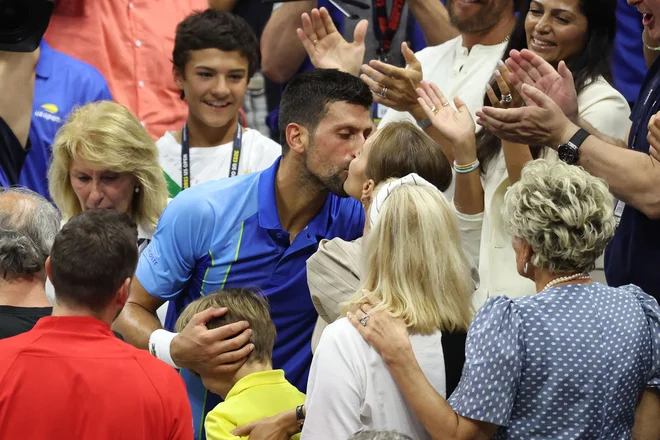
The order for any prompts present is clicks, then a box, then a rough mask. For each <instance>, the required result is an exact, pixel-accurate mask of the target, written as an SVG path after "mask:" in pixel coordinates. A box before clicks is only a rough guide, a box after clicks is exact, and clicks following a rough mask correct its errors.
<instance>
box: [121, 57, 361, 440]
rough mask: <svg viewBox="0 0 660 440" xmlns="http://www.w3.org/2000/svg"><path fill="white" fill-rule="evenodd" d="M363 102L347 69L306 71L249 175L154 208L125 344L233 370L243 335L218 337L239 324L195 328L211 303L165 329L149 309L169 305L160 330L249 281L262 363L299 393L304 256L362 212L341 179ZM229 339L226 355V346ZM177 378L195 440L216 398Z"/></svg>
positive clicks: (306, 307)
mask: <svg viewBox="0 0 660 440" xmlns="http://www.w3.org/2000/svg"><path fill="white" fill-rule="evenodd" d="M371 103H372V97H371V92H370V91H369V88H368V87H367V86H366V85H365V84H364V83H363V82H362V81H361V80H359V79H358V78H356V77H354V76H352V75H350V74H348V73H344V72H340V71H337V70H324V69H317V70H312V71H309V72H305V73H303V74H301V75H299V76H298V77H296V78H295V79H294V80H292V81H291V82H290V83H289V85H288V86H287V88H286V90H285V91H284V94H283V96H282V102H281V108H282V111H281V115H280V132H281V143H282V151H283V155H282V157H281V159H278V160H277V161H276V162H275V164H273V166H272V167H270V168H269V169H267V170H265V171H262V172H260V173H253V174H248V175H244V176H239V177H235V178H231V179H224V180H219V181H214V182H209V183H206V184H203V185H199V186H197V187H192V188H190V189H187V190H185V191H183V192H182V193H180V194H179V195H178V196H177V197H176V198H174V200H173V201H172V202H171V203H170V205H169V206H168V207H167V209H166V210H165V212H164V213H163V215H162V217H161V219H160V221H159V223H158V228H157V230H156V233H155V235H154V237H153V241H152V242H151V244H150V245H149V246H148V247H147V248H146V249H145V251H144V253H143V254H142V256H141V258H140V262H139V265H138V269H137V273H136V279H135V281H134V285H133V288H132V290H131V296H130V298H129V300H128V303H127V305H126V307H125V308H124V310H123V312H122V314H121V315H120V317H119V318H118V319H117V321H116V325H115V327H116V329H117V330H118V331H120V332H121V333H122V334H123V335H124V337H125V338H126V340H127V341H128V342H130V343H132V344H133V345H135V346H137V347H140V348H147V346H148V347H149V350H150V351H151V352H152V353H153V354H154V355H156V356H158V357H159V358H161V359H163V360H164V361H166V362H170V363H171V364H173V365H176V366H179V367H182V368H188V369H192V370H193V371H200V369H201V370H202V371H209V369H213V370H214V371H219V369H220V368H224V369H223V370H222V371H224V372H225V373H226V372H233V371H235V369H236V368H237V367H238V366H240V365H241V364H242V362H244V359H243V358H244V357H245V356H246V354H247V353H249V351H250V349H251V346H250V345H249V343H248V342H249V336H250V333H249V330H246V331H244V332H243V333H241V334H240V335H239V336H236V337H234V338H233V339H229V338H230V336H233V335H234V334H235V333H237V332H240V331H242V330H244V329H245V327H247V324H246V325H245V326H242V327H241V326H240V325H239V326H234V327H232V328H231V329H229V328H224V329H223V328H222V327H221V328H220V329H214V330H206V328H205V326H204V322H206V320H208V319H210V318H211V317H212V316H211V314H213V313H216V312H213V311H212V312H208V313H206V314H205V315H204V316H198V317H197V318H196V319H195V318H193V321H192V322H191V324H190V325H188V327H186V329H185V330H184V331H182V332H181V333H180V334H178V335H177V334H174V333H170V332H167V331H165V330H162V329H160V323H159V321H158V318H157V317H156V309H157V308H158V307H159V306H160V305H161V304H163V303H164V302H165V301H167V300H169V301H170V304H171V306H170V309H169V312H168V316H167V320H166V325H165V327H166V328H167V329H168V330H172V328H173V326H174V323H175V321H176V319H177V318H178V316H179V314H180V313H181V311H182V310H183V309H184V308H185V306H186V305H187V304H189V303H190V302H191V301H193V300H194V299H196V298H199V296H200V295H206V294H208V293H209V292H212V291H214V290H217V289H223V288H233V287H250V286H255V287H258V288H260V289H261V290H262V291H263V292H264V294H265V295H266V296H267V297H268V300H269V302H270V306H271V315H272V318H273V321H274V322H275V326H276V328H277V333H278V338H277V341H276V342H275V348H274V352H273V366H274V368H281V369H284V371H285V373H286V376H287V379H288V380H289V381H290V382H291V383H293V384H294V385H296V386H297V387H298V388H299V389H300V390H301V391H304V390H305V388H306V384H307V376H308V373H309V367H310V364H311V359H312V351H311V337H312V331H313V329H314V326H315V323H316V319H317V316H318V315H317V313H316V311H315V309H314V306H313V304H312V301H311V299H310V294H309V290H308V287H307V279H306V270H305V263H306V261H307V259H308V258H309V257H310V256H311V255H312V254H313V253H314V252H315V251H316V249H317V247H318V243H319V241H320V240H321V239H324V238H333V237H341V238H343V239H344V240H353V239H355V238H357V237H359V236H361V235H362V229H363V226H364V211H363V209H362V207H361V206H360V204H359V203H358V202H357V201H355V200H352V199H349V198H347V197H346V193H345V192H344V190H343V183H344V181H345V180H346V177H347V175H348V166H349V164H350V162H351V160H352V159H353V158H354V157H355V152H356V151H357V149H358V148H359V147H360V146H361V145H363V144H364V141H365V139H366V137H367V136H368V135H369V134H370V133H371V131H372V130H373V124H372V122H371V118H370V115H369V106H370V105H371ZM202 313H204V312H202ZM217 313H219V314H221V313H223V311H222V310H220V311H217ZM227 327H229V326H227ZM214 335H216V336H217V338H215V337H214ZM223 344H224V345H223ZM241 347H243V349H242V351H239V352H238V354H236V353H234V354H232V353H227V352H232V351H235V350H237V349H239V348H241ZM228 362H233V364H232V365H229V366H227V365H226V364H227V363H228ZM223 364H225V365H223ZM182 374H183V376H184V378H185V379H186V382H187V384H188V391H189V396H190V401H191V405H192V408H193V414H194V415H195V416H196V417H195V428H196V433H197V437H196V438H203V436H204V434H203V426H202V425H203V420H204V415H205V414H206V413H207V412H208V411H209V410H210V409H212V408H213V406H214V405H215V404H217V403H218V402H219V397H218V396H215V395H213V394H212V393H210V392H208V391H206V390H205V389H204V387H203V385H202V384H201V381H200V380H199V379H198V378H196V377H194V376H192V375H191V374H189V372H188V371H184V372H183V373H182Z"/></svg>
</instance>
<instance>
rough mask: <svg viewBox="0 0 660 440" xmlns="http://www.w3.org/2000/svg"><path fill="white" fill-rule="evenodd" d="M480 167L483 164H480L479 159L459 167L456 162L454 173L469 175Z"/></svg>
mask: <svg viewBox="0 0 660 440" xmlns="http://www.w3.org/2000/svg"><path fill="white" fill-rule="evenodd" d="M480 165H481V164H480V163H479V159H477V160H475V161H474V162H472V163H470V164H467V165H459V164H457V163H456V161H454V171H456V172H457V173H459V174H467V173H471V172H472V171H474V170H476V169H477V168H479V166H480Z"/></svg>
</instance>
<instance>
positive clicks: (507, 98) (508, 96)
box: [502, 93, 513, 104]
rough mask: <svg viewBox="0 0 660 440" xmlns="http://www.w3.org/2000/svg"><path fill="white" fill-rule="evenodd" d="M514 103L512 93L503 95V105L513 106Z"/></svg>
mask: <svg viewBox="0 0 660 440" xmlns="http://www.w3.org/2000/svg"><path fill="white" fill-rule="evenodd" d="M512 102H513V96H511V93H507V94H504V95H502V103H503V104H511V103H512Z"/></svg>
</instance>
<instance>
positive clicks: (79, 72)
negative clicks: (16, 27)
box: [19, 40, 112, 199]
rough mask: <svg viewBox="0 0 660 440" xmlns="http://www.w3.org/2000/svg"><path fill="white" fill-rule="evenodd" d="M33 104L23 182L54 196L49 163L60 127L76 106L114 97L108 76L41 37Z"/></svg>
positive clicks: (40, 191) (35, 189) (22, 173)
mask: <svg viewBox="0 0 660 440" xmlns="http://www.w3.org/2000/svg"><path fill="white" fill-rule="evenodd" d="M40 48H41V53H40V55H39V62H38V63H37V75H36V79H35V83H34V102H33V104H32V123H31V126H30V141H31V142H32V149H31V150H30V152H29V153H28V155H27V157H26V158H25V163H24V164H23V167H22V168H21V174H20V177H19V184H20V185H23V186H26V187H28V188H30V189H31V190H33V191H36V192H38V193H39V194H41V195H42V196H44V197H46V198H47V199H50V195H49V193H48V179H47V174H48V166H49V165H50V158H51V153H52V145H53V141H54V139H55V134H56V133H57V130H59V128H60V127H61V126H62V125H63V124H64V123H65V122H66V119H67V117H68V115H69V113H71V111H72V110H73V109H74V108H75V107H79V106H83V105H85V104H88V103H90V102H94V101H100V100H112V95H111V94H110V89H109V88H108V84H107V82H106V81H105V78H103V76H102V75H101V73H99V71H98V70H96V69H95V68H94V67H92V66H91V65H89V64H87V63H84V62H82V61H80V60H77V59H75V58H72V57H70V56H68V55H65V54H63V53H61V52H58V51H56V50H54V49H52V48H51V47H50V46H49V45H48V44H47V43H46V41H45V40H41V45H40Z"/></svg>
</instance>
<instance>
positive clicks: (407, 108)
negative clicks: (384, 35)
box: [360, 43, 422, 112]
mask: <svg viewBox="0 0 660 440" xmlns="http://www.w3.org/2000/svg"><path fill="white" fill-rule="evenodd" d="M401 53H402V54H403V57H404V58H405V60H406V64H407V67H405V68H403V67H396V66H393V65H391V64H387V63H383V62H382V61H378V60H371V61H370V62H369V65H366V64H365V65H363V66H362V72H363V73H362V75H360V78H361V79H362V80H363V81H364V82H365V83H366V84H367V85H368V86H369V88H370V89H371V91H372V93H373V94H374V101H375V102H377V103H379V104H383V105H384V106H387V107H389V108H393V109H395V110H399V111H402V112H412V110H413V109H416V108H418V103H417V93H416V92H415V89H417V88H418V87H419V83H420V82H421V81H422V65H421V64H420V62H419V60H417V58H416V57H415V53H414V52H413V51H412V50H410V48H409V47H408V45H407V44H406V43H402V44H401ZM385 87H386V88H387V91H386V92H385V93H383V91H384V88H385ZM383 95H384V96H383Z"/></svg>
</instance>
